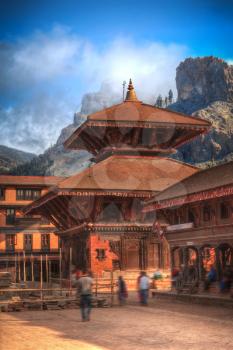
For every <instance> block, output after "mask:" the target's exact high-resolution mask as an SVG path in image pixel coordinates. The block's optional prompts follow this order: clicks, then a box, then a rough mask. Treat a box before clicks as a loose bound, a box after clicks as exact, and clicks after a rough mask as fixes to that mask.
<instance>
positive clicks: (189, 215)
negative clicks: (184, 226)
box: [188, 209, 195, 223]
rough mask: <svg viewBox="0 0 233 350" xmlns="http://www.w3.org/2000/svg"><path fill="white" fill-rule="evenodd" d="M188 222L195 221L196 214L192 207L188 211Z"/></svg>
mask: <svg viewBox="0 0 233 350" xmlns="http://www.w3.org/2000/svg"><path fill="white" fill-rule="evenodd" d="M188 222H193V223H194V222H195V216H194V213H193V211H192V210H191V209H189V211H188Z"/></svg>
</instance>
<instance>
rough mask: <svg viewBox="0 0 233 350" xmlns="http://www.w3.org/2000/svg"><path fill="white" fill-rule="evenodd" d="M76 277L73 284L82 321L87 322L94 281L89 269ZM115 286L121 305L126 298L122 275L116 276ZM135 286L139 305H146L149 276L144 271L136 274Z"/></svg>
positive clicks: (126, 292)
mask: <svg viewBox="0 0 233 350" xmlns="http://www.w3.org/2000/svg"><path fill="white" fill-rule="evenodd" d="M76 277H77V281H76V283H75V285H76V287H77V293H78V295H79V297H80V310H81V317H82V321H83V322H87V321H90V314H91V304H92V287H93V282H94V281H93V277H92V273H91V272H90V271H83V273H82V274H81V275H76ZM117 288H118V292H117V293H118V300H119V304H120V305H121V306H122V305H124V304H125V303H126V299H127V298H128V290H127V285H126V282H125V280H124V278H123V277H122V276H119V277H118V282H117ZM137 288H138V296H139V302H140V304H141V305H144V306H146V305H147V304H148V297H149V289H150V278H149V277H148V276H147V274H146V272H145V271H142V272H141V273H140V275H139V276H138V279H137Z"/></svg>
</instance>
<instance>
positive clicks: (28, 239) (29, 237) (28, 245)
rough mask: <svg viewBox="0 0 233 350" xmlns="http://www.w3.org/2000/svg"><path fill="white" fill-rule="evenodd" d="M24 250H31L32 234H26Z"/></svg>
mask: <svg viewBox="0 0 233 350" xmlns="http://www.w3.org/2000/svg"><path fill="white" fill-rule="evenodd" d="M24 250H26V251H31V250H32V234H28V233H26V234H24Z"/></svg>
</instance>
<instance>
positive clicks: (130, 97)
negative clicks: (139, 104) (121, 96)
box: [125, 79, 138, 102]
mask: <svg viewBox="0 0 233 350" xmlns="http://www.w3.org/2000/svg"><path fill="white" fill-rule="evenodd" d="M125 101H132V102H133V101H138V99H137V96H136V92H135V90H134V87H133V83H132V80H131V79H129V85H128V91H127V94H126V99H125Z"/></svg>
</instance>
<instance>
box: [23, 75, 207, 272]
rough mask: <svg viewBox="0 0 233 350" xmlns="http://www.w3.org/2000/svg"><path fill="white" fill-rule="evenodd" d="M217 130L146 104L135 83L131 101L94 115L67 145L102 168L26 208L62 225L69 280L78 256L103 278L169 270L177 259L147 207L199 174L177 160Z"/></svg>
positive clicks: (85, 173) (129, 93) (59, 231)
mask: <svg viewBox="0 0 233 350" xmlns="http://www.w3.org/2000/svg"><path fill="white" fill-rule="evenodd" d="M209 127H210V124H209V123H208V122H207V121H205V120H202V119H199V118H196V117H195V118H193V117H190V116H186V115H183V114H180V113H176V112H172V111H169V110H167V109H162V108H156V107H154V106H151V105H148V104H145V103H143V102H141V101H139V100H138V99H137V96H136V93H135V90H134V87H133V85H132V82H131V80H130V82H129V86H128V91H127V96H126V99H125V101H123V102H122V103H120V104H118V105H114V106H112V107H110V108H106V109H104V110H102V111H99V112H96V113H94V114H91V115H89V116H88V117H87V120H86V121H85V122H84V123H83V124H82V125H81V126H80V127H78V128H77V130H76V131H75V132H74V133H73V134H72V135H71V136H70V137H69V138H68V139H67V140H66V142H65V147H66V148H67V149H76V150H87V151H88V152H89V153H91V154H92V161H93V163H94V165H91V166H90V167H88V168H87V169H85V170H84V171H82V172H81V173H78V174H76V175H73V176H71V177H69V178H67V179H65V180H64V181H61V182H60V183H59V184H58V185H57V186H54V187H53V188H51V189H50V191H49V192H48V193H47V194H46V195H44V196H42V197H41V198H39V199H38V200H36V201H35V202H33V203H32V204H31V205H29V206H28V207H27V210H26V213H30V214H40V215H43V216H45V217H46V218H48V219H49V220H50V221H51V222H52V223H53V224H54V225H55V226H56V227H57V234H58V235H59V237H60V239H61V242H62V256H63V272H64V275H67V274H68V270H69V261H70V259H71V260H72V264H73V265H75V266H76V267H77V268H78V269H86V268H89V269H91V270H92V271H93V272H94V273H96V274H100V273H102V272H103V271H104V270H109V269H121V270H128V269H131V270H138V269H155V268H159V267H160V268H161V267H164V268H166V267H167V265H168V263H169V262H168V260H169V259H168V255H169V254H167V253H166V249H165V247H163V243H162V242H161V241H160V240H159V238H158V237H157V235H156V234H154V233H153V230H152V226H153V222H154V220H155V218H154V213H150V212H149V213H144V212H143V210H142V208H143V202H144V200H148V199H150V198H152V197H153V196H154V195H155V194H158V193H159V192H161V191H163V190H164V189H166V188H167V187H169V186H171V185H174V184H175V183H177V182H180V181H182V180H183V179H184V178H186V177H189V176H190V175H193V174H194V173H196V172H197V171H198V169H197V168H196V167H194V166H191V165H188V164H184V163H182V162H179V161H177V160H174V159H172V158H170V157H169V155H171V154H172V153H174V152H175V151H176V148H177V147H179V146H180V145H182V144H184V143H186V142H188V141H189V140H190V139H192V138H194V137H196V136H198V135H200V134H202V133H206V132H207V131H208V129H209ZM163 219H164V220H166V218H160V221H161V222H162V220H163ZM71 247H72V257H70V256H69V254H70V251H71V250H70V248H71ZM166 254H167V256H166Z"/></svg>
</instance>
